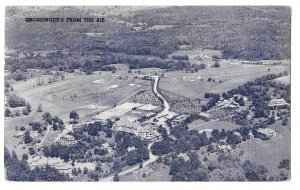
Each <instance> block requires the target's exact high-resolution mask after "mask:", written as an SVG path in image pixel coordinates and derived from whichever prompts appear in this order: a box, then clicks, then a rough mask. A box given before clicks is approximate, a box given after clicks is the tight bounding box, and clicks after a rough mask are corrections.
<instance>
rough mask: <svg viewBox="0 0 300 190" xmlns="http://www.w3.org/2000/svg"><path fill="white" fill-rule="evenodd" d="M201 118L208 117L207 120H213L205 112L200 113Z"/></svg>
mask: <svg viewBox="0 0 300 190" xmlns="http://www.w3.org/2000/svg"><path fill="white" fill-rule="evenodd" d="M199 116H202V117H207V118H211V117H212V116H211V115H210V114H209V113H205V112H201V113H199Z"/></svg>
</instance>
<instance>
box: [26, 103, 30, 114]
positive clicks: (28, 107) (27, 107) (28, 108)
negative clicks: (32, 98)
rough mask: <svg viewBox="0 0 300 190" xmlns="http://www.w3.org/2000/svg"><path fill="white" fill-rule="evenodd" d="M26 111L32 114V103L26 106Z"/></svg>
mask: <svg viewBox="0 0 300 190" xmlns="http://www.w3.org/2000/svg"><path fill="white" fill-rule="evenodd" d="M26 110H27V111H28V112H29V113H30V112H31V105H30V103H27V104H26Z"/></svg>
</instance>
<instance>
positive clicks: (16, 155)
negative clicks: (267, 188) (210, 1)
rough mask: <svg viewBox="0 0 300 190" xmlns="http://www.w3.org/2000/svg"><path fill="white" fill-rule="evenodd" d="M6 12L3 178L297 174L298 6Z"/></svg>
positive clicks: (195, 178) (194, 178) (216, 178)
mask: <svg viewBox="0 0 300 190" xmlns="http://www.w3.org/2000/svg"><path fill="white" fill-rule="evenodd" d="M4 10H5V18H4V19H5V27H4V28H3V30H4V31H5V42H3V45H4V51H5V52H2V54H4V55H5V56H4V59H5V60H4V63H5V64H4V66H3V67H4V73H3V75H4V76H3V78H4V82H3V85H4V88H3V90H4V97H3V98H4V99H3V100H4V103H3V104H2V105H3V106H2V108H1V109H2V110H3V114H4V116H3V118H4V119H3V120H4V122H3V123H4V126H2V127H3V131H4V146H3V148H2V149H4V150H3V156H4V171H3V175H4V177H5V181H8V182H9V183H14V182H16V181H22V182H32V181H40V182H45V181H53V182H57V181H60V182H61V181H63V182H67V181H72V182H112V183H114V182H186V181H188V182H204V181H206V182H229V181H230V182H232V181H234V182H240V181H241V182H258V181H267V182H275V181H276V182H279V181H290V180H291V179H292V176H291V170H292V167H291V28H292V27H291V14H292V9H291V7H289V6H269V5H267V6H262V5H260V6H250V5H248V6H202V5H201V6H200V5H199V6H185V5H182V6H177V5H176V6H175V5H170V6H142V5H140V6H38V5H35V6H5V7H4ZM3 16H4V15H3ZM3 45H2V46H3ZM295 85H297V84H295ZM3 100H2V101H3ZM296 117H297V116H296ZM293 127H299V126H293ZM294 159H295V158H294ZM293 166H294V165H293ZM98 184H99V183H98ZM199 184H200V183H199ZM278 184H280V183H278ZM199 187H200V186H199ZM200 188H201V187H200ZM100 189H101V186H100ZM102 189H104V188H102Z"/></svg>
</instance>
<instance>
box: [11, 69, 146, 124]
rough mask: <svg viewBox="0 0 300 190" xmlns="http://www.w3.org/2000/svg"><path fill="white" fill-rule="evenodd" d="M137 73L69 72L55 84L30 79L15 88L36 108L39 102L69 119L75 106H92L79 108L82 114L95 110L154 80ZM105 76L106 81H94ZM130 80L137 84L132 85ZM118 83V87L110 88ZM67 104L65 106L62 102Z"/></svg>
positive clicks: (49, 110) (120, 99)
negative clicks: (83, 73) (137, 76)
mask: <svg viewBox="0 0 300 190" xmlns="http://www.w3.org/2000/svg"><path fill="white" fill-rule="evenodd" d="M133 76H134V74H128V73H126V72H117V73H116V74H112V73H111V72H102V73H101V74H100V75H99V74H92V75H88V76H87V75H77V76H76V75H74V74H66V77H65V80H62V81H57V82H55V83H52V84H46V85H43V86H35V87H33V84H34V83H35V81H36V79H35V78H33V79H30V80H28V81H26V82H19V83H16V84H15V85H14V88H15V92H16V93H17V94H18V95H20V96H22V97H24V98H25V99H26V101H28V102H30V103H31V105H32V107H33V108H34V109H36V107H37V106H38V104H39V103H41V104H42V106H43V109H44V110H45V111H48V112H50V113H53V114H54V115H59V117H61V118H63V119H65V120H66V119H68V114H69V112H70V111H71V110H77V109H78V108H81V107H83V106H86V105H95V106H94V108H93V106H91V108H90V109H79V110H78V112H79V115H80V116H83V115H85V114H87V113H90V112H91V111H97V108H98V107H97V106H112V105H113V103H114V102H116V103H118V102H120V101H122V100H123V99H125V98H127V97H129V96H130V95H132V94H133V93H134V92H136V91H138V90H140V89H141V88H143V87H148V86H150V85H151V84H150V83H149V81H143V80H141V79H135V78H133ZM99 79H102V81H103V83H93V81H96V80H99ZM129 84H136V85H135V86H130V85H129ZM113 85H118V87H117V88H109V87H111V86H113ZM62 105H63V106H62Z"/></svg>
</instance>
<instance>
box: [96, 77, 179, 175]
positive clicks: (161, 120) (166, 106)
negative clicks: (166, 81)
mask: <svg viewBox="0 0 300 190" xmlns="http://www.w3.org/2000/svg"><path fill="white" fill-rule="evenodd" d="M153 79H154V84H153V91H154V93H155V94H156V95H157V96H158V97H160V98H161V99H162V100H163V102H164V109H163V110H162V112H160V113H159V114H158V115H157V116H156V117H155V118H156V119H157V120H158V122H157V125H162V126H163V127H164V128H165V129H166V130H167V132H168V134H169V133H170V129H169V127H168V126H167V124H166V120H167V118H170V117H172V115H174V114H175V113H173V112H170V105H169V103H168V102H167V100H166V99H165V98H164V97H163V96H162V95H161V94H160V93H159V92H158V90H157V88H158V81H159V76H154V77H153ZM167 116H168V117H167ZM153 143H154V142H152V143H150V144H149V145H148V150H149V159H148V160H147V161H145V162H144V163H143V167H145V166H147V165H149V164H151V163H153V162H155V161H156V160H157V158H158V156H155V155H153V154H152V153H151V150H150V148H151V146H152V144H153ZM137 169H139V165H136V166H133V167H131V168H129V169H127V170H124V171H122V172H120V173H118V175H119V176H122V175H125V174H129V173H131V172H134V171H135V170H137ZM113 178H114V176H113V175H110V176H107V177H105V178H103V179H102V180H101V181H113Z"/></svg>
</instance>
